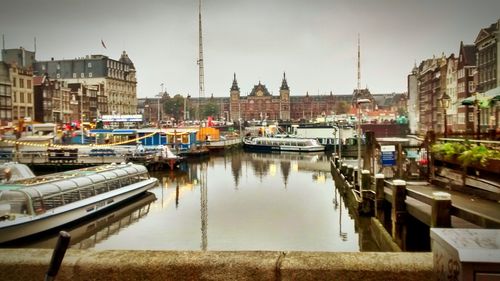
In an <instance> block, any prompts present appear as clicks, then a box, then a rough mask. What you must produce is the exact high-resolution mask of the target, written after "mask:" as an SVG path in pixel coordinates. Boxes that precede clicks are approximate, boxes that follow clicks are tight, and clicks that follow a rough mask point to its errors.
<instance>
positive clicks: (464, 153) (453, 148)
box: [431, 142, 500, 167]
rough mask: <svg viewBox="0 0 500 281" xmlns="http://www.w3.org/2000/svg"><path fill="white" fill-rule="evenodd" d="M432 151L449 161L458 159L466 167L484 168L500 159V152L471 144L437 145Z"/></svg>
mask: <svg viewBox="0 0 500 281" xmlns="http://www.w3.org/2000/svg"><path fill="white" fill-rule="evenodd" d="M431 151H432V152H433V153H435V154H438V155H440V156H441V157H443V158H444V159H447V160H449V159H452V158H455V157H457V160H458V161H459V162H460V163H461V164H462V165H463V166H465V167H468V166H471V165H481V166H483V167H484V166H486V164H487V163H488V160H489V159H500V151H498V150H496V149H489V148H487V147H486V146H484V145H482V144H481V145H475V144H474V145H471V144H470V143H469V142H466V143H464V144H462V143H458V142H447V143H441V144H435V145H433V146H432V148H431Z"/></svg>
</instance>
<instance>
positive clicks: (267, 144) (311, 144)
mask: <svg viewBox="0 0 500 281" xmlns="http://www.w3.org/2000/svg"><path fill="white" fill-rule="evenodd" d="M243 147H244V148H245V149H247V150H251V151H264V152H273V151H276V152H280V151H295V152H318V151H324V150H325V147H324V146H323V145H321V144H320V143H319V142H318V140H316V139H308V138H294V137H289V136H285V137H247V138H245V139H244V140H243Z"/></svg>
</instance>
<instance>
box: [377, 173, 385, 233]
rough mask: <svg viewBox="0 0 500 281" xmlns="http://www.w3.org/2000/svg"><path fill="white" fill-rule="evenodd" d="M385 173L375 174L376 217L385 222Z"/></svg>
mask: <svg viewBox="0 0 500 281" xmlns="http://www.w3.org/2000/svg"><path fill="white" fill-rule="evenodd" d="M384 180H385V176H384V174H375V217H376V218H377V219H378V220H379V221H380V222H381V223H382V224H383V223H384V222H385V213H384V201H385V193H384Z"/></svg>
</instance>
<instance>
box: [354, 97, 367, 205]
mask: <svg viewBox="0 0 500 281" xmlns="http://www.w3.org/2000/svg"><path fill="white" fill-rule="evenodd" d="M367 103H371V101H370V100H369V99H358V100H356V104H357V107H358V122H357V125H358V128H357V135H358V139H357V142H358V178H357V180H358V186H359V194H360V195H361V201H363V192H362V191H363V190H362V187H361V105H362V104H367Z"/></svg>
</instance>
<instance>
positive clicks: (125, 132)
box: [112, 129, 137, 135]
mask: <svg viewBox="0 0 500 281" xmlns="http://www.w3.org/2000/svg"><path fill="white" fill-rule="evenodd" d="M112 133H113V135H131V134H136V133H137V130H131V129H114V130H113V132H112Z"/></svg>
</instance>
